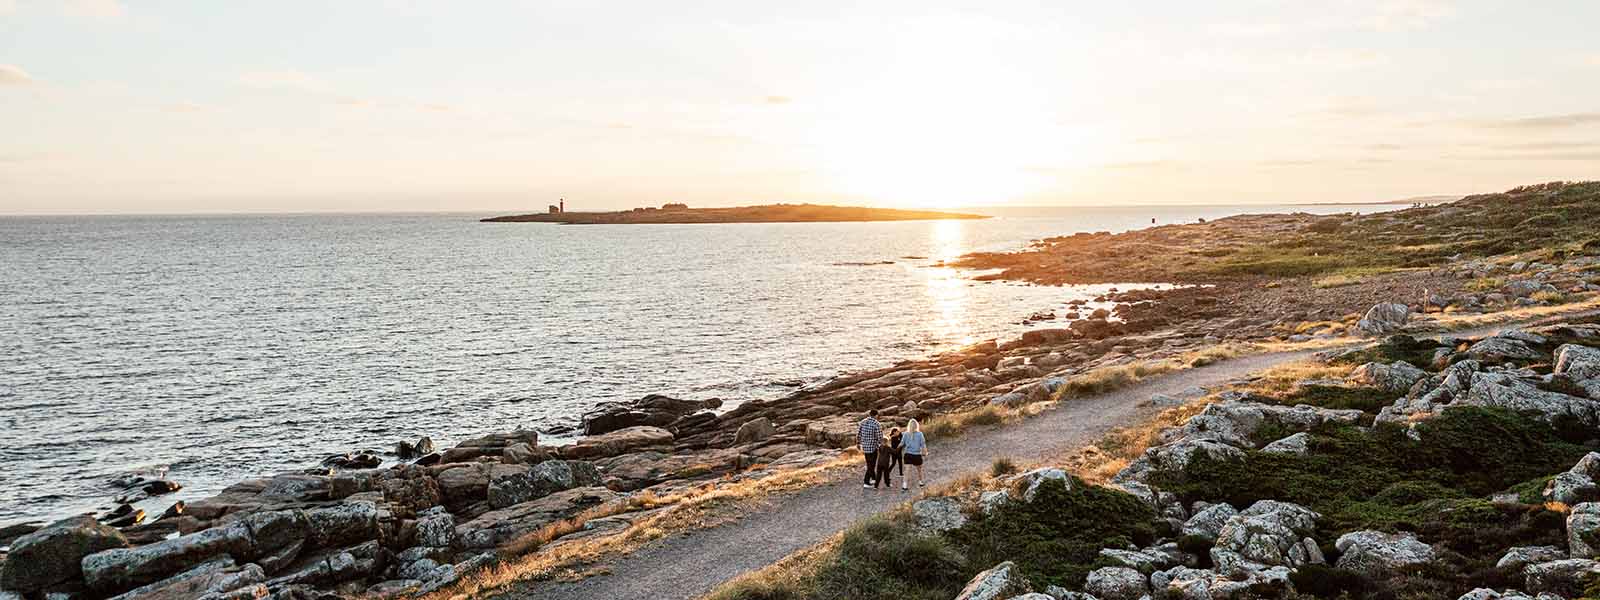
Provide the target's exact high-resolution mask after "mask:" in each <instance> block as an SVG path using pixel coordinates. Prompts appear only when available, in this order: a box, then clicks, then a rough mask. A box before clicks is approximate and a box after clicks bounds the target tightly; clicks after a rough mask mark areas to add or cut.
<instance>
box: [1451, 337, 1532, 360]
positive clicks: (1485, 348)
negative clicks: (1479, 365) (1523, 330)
mask: <svg viewBox="0 0 1600 600" xmlns="http://www.w3.org/2000/svg"><path fill="white" fill-rule="evenodd" d="M1467 356H1469V357H1471V358H1472V359H1474V360H1478V361H1482V362H1485V363H1503V362H1506V361H1514V360H1539V359H1541V358H1544V354H1542V353H1540V352H1539V351H1538V350H1534V349H1533V348H1530V347H1528V344H1527V343H1526V342H1524V341H1522V340H1520V339H1516V338H1513V337H1509V336H1504V335H1499V336H1494V337H1487V338H1483V339H1482V340H1478V341H1477V342H1476V343H1474V344H1472V346H1470V347H1468V348H1467Z"/></svg>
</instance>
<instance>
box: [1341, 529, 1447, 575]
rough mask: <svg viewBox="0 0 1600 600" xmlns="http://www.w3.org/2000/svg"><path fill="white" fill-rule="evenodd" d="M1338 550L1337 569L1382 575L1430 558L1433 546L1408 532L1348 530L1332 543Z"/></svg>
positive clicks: (1432, 556)
mask: <svg viewBox="0 0 1600 600" xmlns="http://www.w3.org/2000/svg"><path fill="white" fill-rule="evenodd" d="M1334 547H1336V548H1338V549H1339V552H1340V553H1341V555H1340V556H1339V563H1338V564H1337V565H1336V566H1337V567H1338V568H1341V569H1347V570H1350V571H1355V572H1357V573H1361V574H1364V575H1367V576H1369V577H1382V576H1384V575H1387V574H1389V573H1393V572H1395V571H1397V570H1399V569H1401V568H1403V567H1407V566H1411V565H1420V564H1425V563H1428V562H1430V561H1432V560H1433V558H1434V551H1433V547H1432V546H1429V545H1427V544H1424V543H1422V542H1421V541H1419V540H1417V537H1416V536H1415V535H1413V534H1411V533H1384V532H1381V531H1370V530H1368V531H1352V532H1350V533H1346V534H1344V535H1342V536H1339V539H1338V541H1336V542H1334Z"/></svg>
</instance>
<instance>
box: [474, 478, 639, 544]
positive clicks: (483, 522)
mask: <svg viewBox="0 0 1600 600" xmlns="http://www.w3.org/2000/svg"><path fill="white" fill-rule="evenodd" d="M620 498H621V497H620V496H618V495H617V494H616V493H615V492H612V491H611V490H608V489H605V488H603V487H583V488H574V489H570V490H566V491H561V492H556V493H554V494H550V495H548V496H545V497H543V498H539V499H536V500H532V501H529V502H523V503H521V504H513V505H511V506H508V507H505V508H501V509H498V510H491V511H489V512H486V513H483V514H482V515H479V516H478V517H477V518H475V519H472V520H470V521H467V522H465V523H461V524H458V525H456V544H457V545H459V546H461V547H464V548H474V549H486V550H487V549H493V548H496V547H498V546H500V545H502V544H505V543H507V542H510V541H512V540H515V539H517V538H519V537H522V536H524V535H527V534H529V533H533V532H534V531H538V530H539V528H541V527H544V526H545V525H548V524H550V523H554V522H556V521H559V520H562V519H566V518H569V517H572V516H574V515H576V514H578V513H580V512H583V511H585V510H588V509H589V508H592V507H595V506H598V505H600V504H604V503H607V502H613V501H617V500H619V499H620Z"/></svg>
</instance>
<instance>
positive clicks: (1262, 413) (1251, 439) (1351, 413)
mask: <svg viewBox="0 0 1600 600" xmlns="http://www.w3.org/2000/svg"><path fill="white" fill-rule="evenodd" d="M1360 419H1361V411H1360V410H1356V409H1348V410H1335V409H1327V408H1319V407H1315V406H1309V405H1305V404H1301V405H1297V406H1279V405H1272V404H1261V403H1258V402H1249V401H1241V400H1228V401H1224V402H1218V403H1215V404H1211V405H1209V406H1206V408H1205V410H1203V411H1201V412H1200V414H1198V415H1195V416H1194V417H1193V418H1190V419H1189V421H1188V422H1187V423H1185V424H1184V426H1183V436H1184V438H1185V439H1189V440H1216V441H1218V442H1222V443H1224V444H1228V445H1231V446H1238V447H1241V448H1254V447H1256V445H1257V444H1259V443H1263V442H1268V441H1271V440H1270V439H1257V438H1258V437H1259V436H1258V435H1257V432H1259V431H1261V430H1262V429H1263V428H1264V427H1266V426H1269V425H1271V426H1273V427H1271V429H1272V430H1274V431H1283V430H1289V431H1309V430H1311V429H1315V428H1316V427H1318V426H1321V425H1323V424H1325V423H1336V424H1345V425H1348V424H1354V423H1357V422H1359V421H1360Z"/></svg>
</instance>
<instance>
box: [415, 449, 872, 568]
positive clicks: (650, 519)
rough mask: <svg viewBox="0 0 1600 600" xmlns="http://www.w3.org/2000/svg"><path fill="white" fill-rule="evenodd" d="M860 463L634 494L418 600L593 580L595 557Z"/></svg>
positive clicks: (710, 522) (732, 514)
mask: <svg viewBox="0 0 1600 600" xmlns="http://www.w3.org/2000/svg"><path fill="white" fill-rule="evenodd" d="M859 460H860V455H859V454H854V453H846V454H843V455H841V456H840V457H839V458H838V459H836V460H834V461H831V462H829V463H827V464H824V465H819V466H816V467H811V468H806V469H796V470H793V471H785V472H782V473H778V474H776V475H773V476H771V477H767V478H765V479H759V480H750V481H741V482H733V483H730V482H720V485H718V483H717V482H708V483H706V484H704V485H702V486H699V487H696V488H693V489H689V490H685V491H682V492H678V493H675V494H669V495H657V494H653V493H650V492H645V493H641V494H636V495H634V496H633V497H631V498H629V499H628V501H626V502H618V503H612V504H609V505H602V506H597V507H595V508H593V509H590V510H589V511H587V512H584V513H582V514H580V515H578V516H576V517H573V518H571V519H567V520H565V521H561V522H558V523H552V524H550V525H547V526H546V527H544V528H543V529H540V530H539V531H537V532H534V533H532V534H529V535H528V536H524V537H523V538H521V539H518V540H515V541H513V542H511V543H509V544H507V545H506V546H504V547H502V548H501V551H502V553H503V554H505V555H511V556H514V558H511V559H509V560H506V561H503V562H501V563H500V564H498V565H495V566H493V567H490V568H487V569H484V570H482V571H479V572H478V573H475V574H472V575H469V576H467V577H465V578H463V579H462V580H461V581H459V582H457V583H456V584H455V585H453V586H450V587H447V588H445V589H442V590H439V591H437V592H434V593H432V594H429V595H427V596H424V597H423V598H424V599H425V600H448V599H454V598H457V597H468V598H471V597H476V596H478V595H481V594H488V593H490V592H495V591H500V590H504V589H506V588H509V587H511V586H513V585H515V584H516V583H517V582H519V581H543V580H551V579H569V578H582V577H586V576H589V575H594V574H596V572H595V570H594V569H593V568H591V567H590V565H593V563H595V562H596V561H598V560H600V559H602V558H605V557H607V556H613V555H618V554H623V553H627V552H630V551H633V550H635V549H637V548H638V547H639V546H641V545H643V544H645V543H647V542H649V541H652V540H656V539H659V538H662V537H665V536H667V535H669V534H672V533H676V532H681V531H690V530H694V529H704V528H708V527H715V526H717V525H720V524H723V523H726V522H728V521H730V520H733V519H735V518H737V517H738V516H739V515H741V514H747V513H748V512H749V510H750V509H751V508H753V507H755V506H758V505H760V504H764V503H766V502H769V501H770V499H771V497H772V496H773V495H775V494H780V493H784V492H791V491H795V490H799V489H803V488H806V487H810V486H812V485H816V484H818V483H821V482H822V481H823V480H825V479H826V478H827V476H828V472H829V471H832V470H834V469H841V468H846V467H848V468H854V465H855V463H856V462H859ZM654 508H661V509H662V510H661V511H660V512H657V513H655V514H652V515H650V516H647V517H644V518H642V519H639V520H638V521H636V522H634V523H633V524H632V525H631V526H629V527H628V528H627V529H625V530H623V531H622V532H620V533H618V534H615V535H610V536H601V537H596V538H592V539H587V540H579V541H576V542H573V543H569V544H560V545H557V546H555V547H553V548H544V546H545V545H547V544H549V543H550V542H551V541H553V540H555V539H557V538H559V537H561V536H563V535H566V534H569V533H572V532H574V531H578V530H580V529H582V528H583V524H584V523H586V522H588V521H590V520H593V519H598V518H602V517H608V516H613V515H617V514H622V513H626V512H635V511H640V510H650V509H654Z"/></svg>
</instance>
